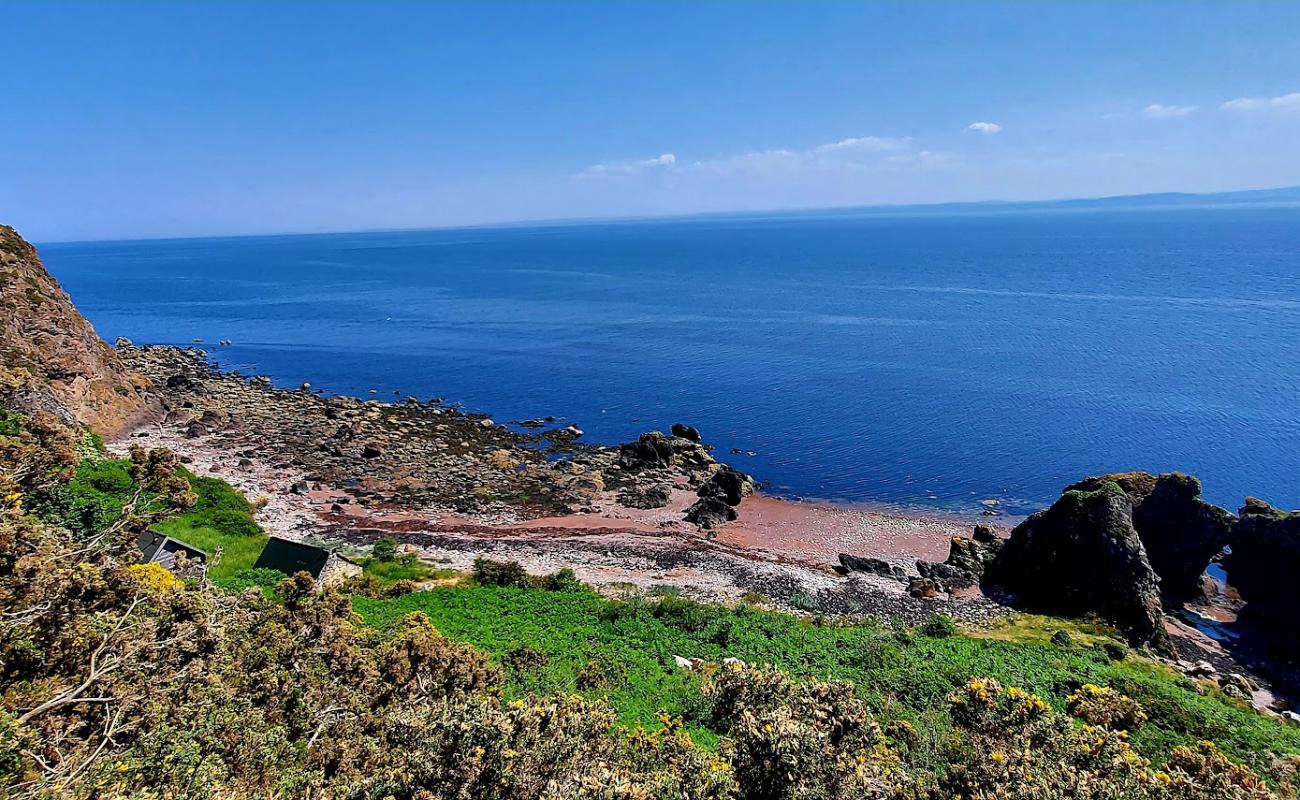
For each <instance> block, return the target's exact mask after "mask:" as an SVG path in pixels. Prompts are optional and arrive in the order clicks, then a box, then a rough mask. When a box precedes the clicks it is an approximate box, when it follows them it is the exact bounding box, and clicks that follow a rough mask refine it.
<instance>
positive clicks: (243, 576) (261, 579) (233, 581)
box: [212, 567, 289, 594]
mask: <svg viewBox="0 0 1300 800" xmlns="http://www.w3.org/2000/svg"><path fill="white" fill-rule="evenodd" d="M288 577H289V576H288V575H285V574H284V573H283V572H281V571H280V570H278V569H267V568H266V567H258V568H256V569H254V568H251V567H250V568H249V569H241V570H240V571H239V572H236V573H235V574H233V575H229V576H227V577H225V578H221V579H219V580H214V581H213V582H212V585H213V586H216V587H217V588H219V589H224V590H226V591H227V592H235V593H239V592H242V591H244V590H245V589H249V588H251V587H254V586H256V587H257V588H259V589H261V590H262V591H263V593H264V594H269V593H271V592H272V591H274V590H275V587H276V586H278V585H279V584H280V582H281V581H283V580H284V579H285V578H288Z"/></svg>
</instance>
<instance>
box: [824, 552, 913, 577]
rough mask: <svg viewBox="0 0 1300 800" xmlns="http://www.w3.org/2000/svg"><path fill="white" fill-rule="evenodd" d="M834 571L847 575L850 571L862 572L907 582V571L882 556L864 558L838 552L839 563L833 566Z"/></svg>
mask: <svg viewBox="0 0 1300 800" xmlns="http://www.w3.org/2000/svg"><path fill="white" fill-rule="evenodd" d="M835 571H836V572H838V573H840V574H841V575H847V574H849V573H850V572H863V573H866V574H868V575H876V576H877V577H881V578H888V579H890V580H892V581H898V582H899V583H906V582H907V572H906V571H905V570H904V569H903V568H902V567H900V566H898V565H897V564H891V563H890V562H888V561H886V560H884V559H883V558H866V557H863V556H852V555H849V554H848V553H840V564H839V566H838V567H836V568H835Z"/></svg>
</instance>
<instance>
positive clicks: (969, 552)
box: [916, 525, 1006, 591]
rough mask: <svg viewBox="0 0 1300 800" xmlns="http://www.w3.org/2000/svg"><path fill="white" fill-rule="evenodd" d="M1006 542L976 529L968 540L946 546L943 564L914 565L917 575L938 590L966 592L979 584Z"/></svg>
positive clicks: (958, 538) (989, 530)
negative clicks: (963, 590) (967, 588)
mask: <svg viewBox="0 0 1300 800" xmlns="http://www.w3.org/2000/svg"><path fill="white" fill-rule="evenodd" d="M1005 543H1006V542H1005V541H1004V540H1002V539H1000V538H998V535H997V533H995V532H994V531H993V529H992V528H990V527H988V526H987V525H976V526H975V531H974V535H973V536H972V538H969V539H967V538H966V537H964V536H955V537H953V539H952V541H951V542H950V543H949V545H948V558H947V559H945V560H944V561H942V562H937V561H917V562H916V571H917V572H918V573H920V575H921V577H922V578H927V579H930V580H932V581H934V582H935V583H936V584H937V585H938V586H939V588H940V589H941V590H943V591H952V590H953V589H965V588H966V587H968V586H974V585H975V584H977V583H979V581H980V578H982V577H983V576H984V569H985V567H986V566H987V565H988V564H989V563H990V562H992V561H993V558H994V557H995V556H996V555H997V554H998V552H999V551H1001V550H1002V546H1003V545H1004V544H1005Z"/></svg>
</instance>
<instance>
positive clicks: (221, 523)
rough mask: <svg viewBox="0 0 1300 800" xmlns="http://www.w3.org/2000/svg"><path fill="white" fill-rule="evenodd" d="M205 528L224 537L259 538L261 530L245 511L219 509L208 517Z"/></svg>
mask: <svg viewBox="0 0 1300 800" xmlns="http://www.w3.org/2000/svg"><path fill="white" fill-rule="evenodd" d="M206 522H207V527H209V528H212V529H213V530H215V531H217V532H218V533H223V534H225V535H226V536H261V535H262V528H261V527H260V526H258V524H257V523H256V522H254V521H253V518H252V517H250V516H249V515H248V512H246V511H236V510H235V509H232V508H220V509H217V510H216V511H213V512H212V513H211V514H209V515H208V517H207V519H206Z"/></svg>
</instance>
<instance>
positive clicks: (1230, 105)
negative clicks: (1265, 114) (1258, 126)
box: [1221, 92, 1300, 111]
mask: <svg viewBox="0 0 1300 800" xmlns="http://www.w3.org/2000/svg"><path fill="white" fill-rule="evenodd" d="M1221 107H1222V108H1224V109H1227V110H1229V111H1300V92H1292V93H1291V94H1283V95H1278V96H1277V97H1238V98H1237V99H1236V100H1229V101H1228V102H1226V103H1224V104H1223V106H1221Z"/></svg>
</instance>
